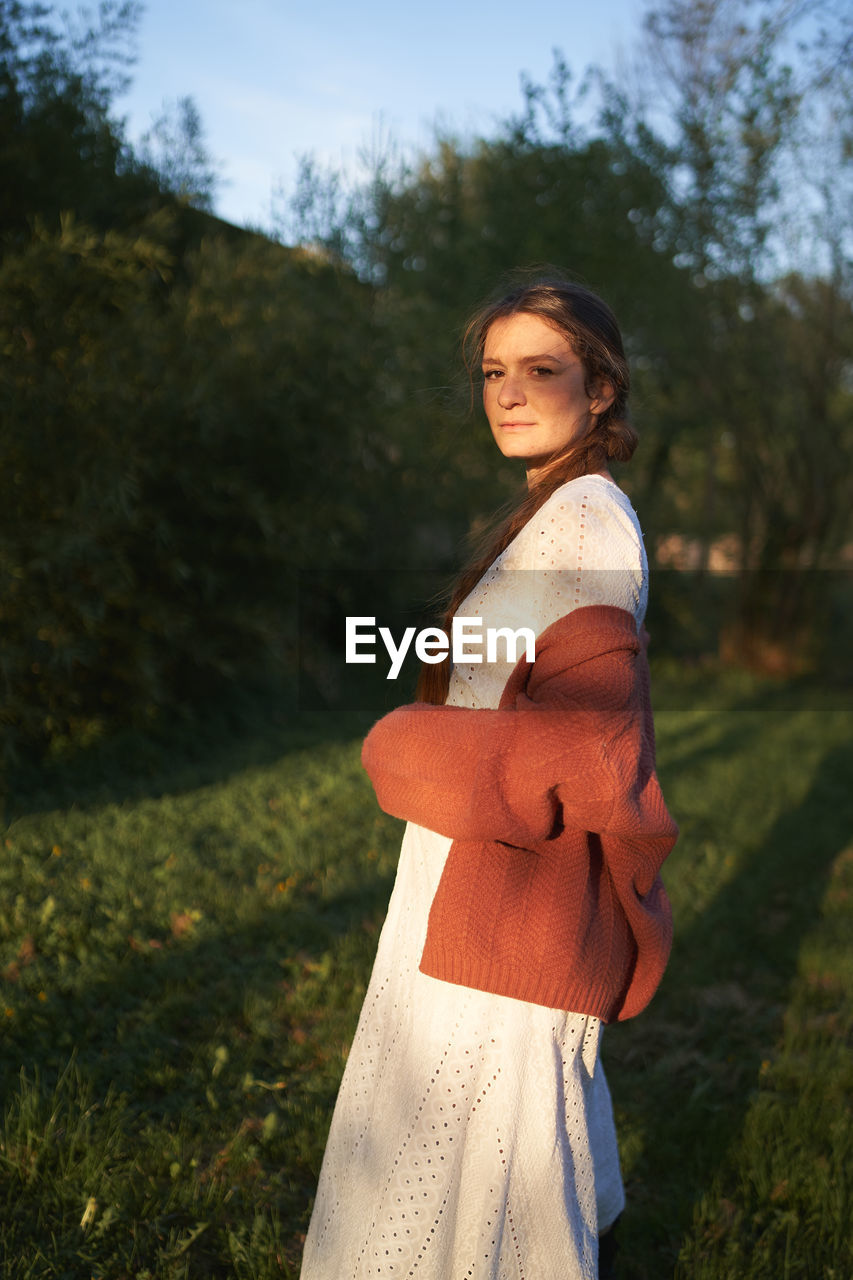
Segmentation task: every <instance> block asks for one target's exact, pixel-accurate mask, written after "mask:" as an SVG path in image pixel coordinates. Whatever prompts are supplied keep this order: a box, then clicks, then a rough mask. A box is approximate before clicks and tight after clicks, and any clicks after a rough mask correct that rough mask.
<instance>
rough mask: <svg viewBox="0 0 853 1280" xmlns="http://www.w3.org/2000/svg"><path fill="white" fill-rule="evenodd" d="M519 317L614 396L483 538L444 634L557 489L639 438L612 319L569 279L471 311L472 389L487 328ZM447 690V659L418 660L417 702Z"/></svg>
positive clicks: (626, 451)
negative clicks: (561, 345) (549, 331)
mask: <svg viewBox="0 0 853 1280" xmlns="http://www.w3.org/2000/svg"><path fill="white" fill-rule="evenodd" d="M520 312H524V313H526V314H528V315H534V316H539V317H540V318H541V319H542V320H545V321H546V322H547V323H548V324H549V325H551V326H552V328H554V329H556V330H557V331H558V332H559V333H562V334H563V335H564V336H565V337H566V338H567V339H568V340H569V342H570V343H571V346H572V349H573V351H574V353H575V355H576V356H577V357H578V359H579V360H580V362H581V365H582V367H583V371H584V389H585V390H586V393H587V395H588V396H590V398H594V397H595V395H596V394H598V393H599V391H600V388H601V386H602V384H603V383H609V385H610V387H612V389H613V391H614V393H615V395H614V398H613V401H612V403H611V404H610V405H609V406H608V408H607V409H605V410H604V411H603V412H602V413H600V414H593V415H592V417H593V423H592V425H591V427H590V430H589V431H588V432H587V434H586V436H585V437H584V438H583V440H582V441H581V442H580V444H569V445H567V446H566V447H565V448H563V449H560V450H558V451H557V452H556V453H554V454H553V455H552V456H551V457H550V458H548V459H547V461H546V462H545V463H544V464H543V465H542V466H541V467H539V468H538V469H537V471H536V476H535V479H534V480H533V481H532V482H531V484H530V486H529V488H528V489H527V490H526V492H525V493H524V494H523V495H522V496H521V498H520V499H519V500H518V501H517V502H516V503H515V504H514V505H513V507H512V509H511V510H510V511H509V513H508V514H507V515H505V516H504V518H503V519H502V520H501V521H500V522H499V523H498V524H497V526H496V527H495V528H494V529H493V530H492V531H491V532H490V533H487V534H486V536H485V538H484V540H483V541H482V544H481V546H480V548H479V550H478V551H477V552H476V553H475V555H474V557H473V559H472V560H471V562H470V564H468V566H467V567H466V568H465V569H464V570H463V571H462V573H461V574H460V576H459V578H458V579H457V581H456V584H455V586H454V587H453V590H452V592H451V593H450V599H449V601H448V604H447V608H446V610H445V612H444V616H443V618H442V621H441V624H440V625H441V628H442V630H443V631H444V632H445V633H449V631H450V624H451V621H452V619H453V616H454V614H455V613H456V611H457V609H458V608H459V606H460V604H461V603H462V601H463V600H464V599H465V597H466V596H467V595H468V594H469V593H470V592H471V591H472V590H473V589H474V587H475V586H476V585H477V583H478V582H479V581H480V579H481V578H482V576H483V574H484V573H485V572H486V570H487V569H488V568H489V567H490V566H491V564H492V563H493V562H494V561H495V559H496V558H497V557H498V556H499V555H500V554H501V552H502V551H503V550H504V549H505V548H506V547H508V546H509V544H510V543H511V542H512V540H513V538H515V536H516V535H517V534H518V533H519V532H520V531H521V529H523V527H524V526H525V525H526V524H527V522H528V520H530V519H531V518H532V517H533V516H534V515H535V514H536V512H537V511H538V510H539V508H540V507H541V506H542V505H543V504H544V503H545V502H547V501H548V499H549V498H550V496H551V494H552V493H554V492H555V490H556V489H558V488H559V487H560V485H563V484H565V483H566V482H567V481H568V480H574V479H576V478H577V477H578V476H585V475H589V474H590V473H591V472H596V471H603V470H604V468H605V467H606V466H607V464H608V463H609V462H610V461H612V460H615V461H617V462H627V461H628V459H629V458H630V457H631V455H632V454H633V452H634V450H635V449H636V447H637V433H636V431H635V430H634V428H633V426H632V425H631V423H630V422H629V420H628V390H629V386H630V375H629V372H628V361H627V360H626V358H625V350H624V347H623V345H622V335H621V334H620V332H619V326H618V324H617V323H616V317H615V316H614V314H613V312H612V311H611V310H610V308H609V307H608V305H607V303H606V302H604V301H602V299H601V298H599V297H598V295H597V294H595V293H592V292H591V291H590V290H589V289H585V288H584V287H583V286H582V285H579V284H574V283H572V282H571V281H568V280H563V279H560V278H558V277H554V276H548V277H545V278H540V279H538V280H535V281H533V282H530V283H527V284H524V285H521V286H519V287H518V288H515V289H513V290H512V292H511V293H507V294H504V295H503V296H502V297H499V298H498V299H496V300H494V299H493V300H492V301H490V302H487V303H485V305H483V306H482V307H480V308H479V310H478V311H476V312H475V313H474V315H473V316H472V317H471V319H470V320H469V321H468V324H467V326H466V328H465V332H464V336H463V339H462V351H463V358H464V361H465V366H466V368H467V370H468V377H469V379H470V380H471V386H472V390H473V386H474V377H475V373H476V372H477V371H478V370H479V366H480V362H481V360H482V357H483V349H484V347H485V344H486V335H487V334H488V332H489V329H490V328H491V326H492V325H493V324H494V323H495V321H496V320H504V319H506V318H507V317H508V316H514V315H518V314H519V313H520ZM449 686H450V656H449V655H447V656H445V658H444V659H443V660H442V662H440V663H426V662H425V663H422V665H421V672H420V678H419V680H418V689H417V695H416V696H417V698H418V701H420V702H432V703H436V704H437V705H441V704H442V703H444V702H445V701H446V699H447V691H448V688H449Z"/></svg>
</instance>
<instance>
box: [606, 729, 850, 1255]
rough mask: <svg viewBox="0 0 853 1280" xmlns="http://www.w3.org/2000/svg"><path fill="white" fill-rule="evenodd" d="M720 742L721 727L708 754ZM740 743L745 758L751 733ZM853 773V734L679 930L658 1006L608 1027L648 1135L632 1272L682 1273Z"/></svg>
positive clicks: (845, 817)
mask: <svg viewBox="0 0 853 1280" xmlns="http://www.w3.org/2000/svg"><path fill="white" fill-rule="evenodd" d="M724 746H725V736H724V737H723V738H722V739H717V740H716V741H715V743H714V745H713V747H712V748H708V750H709V752H713V754H717V753H718V752H719V751H720V750H721V748H724ZM738 746H739V754H741V758H743V737H742V736H740V737H739V739H738ZM702 751H704V748H703V749H701V750H700V751H699V753H698V754H699V757H701V755H702ZM696 758H697V757H696V755H694V756H693V759H692V760H691V765H693V764H695V762H696ZM684 763H685V761H684V760H683V759H682V760H678V761H677V762H676V763H675V765H674V767H675V769H679V768H681V767H682V766H683V765H684ZM851 776H853V744H850V745H845V746H843V747H838V748H835V749H833V750H831V751H829V752H828V753H827V754H826V756H825V757H824V758H823V760H822V762H821V764H820V766H819V768H818V770H817V772H816V774H815V777H814V780H813V782H812V785H811V787H810V789H809V791H808V793H807V795H806V796H805V797H804V799H803V801H802V803H800V804H799V805H798V806H797V807H796V808H795V809H792V810H789V811H787V812H785V813H783V814H782V815H781V816H780V817H779V818H778V820H777V821H776V822H775V823H774V825H773V827H772V829H771V831H770V833H769V835H768V837H767V839H766V840H764V841H763V842H762V844H761V845H760V847H758V848H757V849H756V850H755V851H754V852H753V853H752V854H751V855H750V856H748V857H747V858H745V860H744V861H743V862H742V864H741V866H740V869H739V872H738V873H737V874H736V875H735V876H734V878H733V879H732V880H731V881H730V882H729V883H727V884H726V885H724V887H723V888H722V889H721V890H720V892H719V893H718V895H717V896H716V898H715V899H714V900H713V902H712V903H711V905H710V906H709V907H708V909H707V910H706V911H705V912H704V913H703V914H702V915H701V916H699V917H698V918H697V919H696V920H695V921H693V922H692V923H691V924H690V926H689V927H688V928H686V929H685V930H684V931H683V932H681V933H678V932H676V940H675V944H674V948H673V953H672V957H671V960H670V964H669V968H668V970H667V974H666V976H665V978H664V981H663V983H662V985H661V988H660V991H659V992H658V994H657V996H656V997H655V1000H654V1003H653V1004H652V1006H651V1008H650V1009H649V1010H648V1011H647V1012H646V1013H645V1014H644V1015H643V1016H642V1017H641V1018H639V1019H638V1020H637V1021H636V1022H631V1023H627V1024H625V1025H624V1026H620V1027H617V1028H612V1029H610V1030H609V1031H608V1035H607V1037H606V1038H605V1062H606V1067H607V1071H608V1075H609V1076H610V1080H611V1087H612V1091H613V1095H614V1099H615V1101H616V1103H617V1107H618V1108H619V1109H620V1110H621V1111H622V1113H623V1115H624V1116H626V1117H627V1123H628V1127H629V1128H630V1130H631V1131H632V1132H634V1133H639V1134H640V1135H642V1139H641V1141H642V1151H641V1153H640V1154H639V1156H638V1157H637V1159H636V1161H635V1163H634V1165H633V1167H631V1169H630V1178H629V1184H628V1187H627V1191H628V1203H629V1209H628V1212H627V1213H626V1216H625V1222H624V1230H623V1252H622V1255H621V1258H620V1262H621V1267H620V1270H619V1275H620V1277H623V1280H662V1277H664V1276H671V1275H672V1274H673V1271H674V1269H675V1264H676V1259H677V1256H678V1253H679V1248H680V1242H681V1240H682V1239H683V1238H684V1236H685V1234H686V1233H687V1232H688V1231H689V1228H690V1223H691V1218H692V1212H693V1206H694V1204H695V1203H696V1202H698V1200H699V1199H700V1197H701V1195H702V1194H703V1192H704V1191H706V1190H707V1189H708V1188H710V1187H711V1185H712V1183H713V1181H714V1177H715V1174H716V1173H717V1171H718V1170H720V1169H721V1168H722V1167H723V1166H724V1164H725V1161H726V1157H727V1153H728V1152H729V1150H730V1148H731V1146H732V1144H733V1143H734V1142H735V1141H736V1140H737V1138H738V1135H739V1133H740V1131H741V1129H742V1125H743V1122H744V1118H745V1115H746V1112H747V1110H748V1108H749V1105H750V1102H751V1096H752V1093H753V1090H754V1088H755V1085H756V1083H757V1080H758V1073H759V1069H760V1065H761V1062H762V1060H763V1059H764V1058H765V1057H770V1056H771V1055H772V1053H773V1050H774V1046H775V1044H776V1043H777V1041H778V1039H779V1036H780V1033H781V1029H782V1019H783V1015H784V1012H785V1007H786V1004H787V1000H788V992H789V987H790V984H791V981H792V979H793V978H794V976H795V974H796V971H797V962H798V953H799V949H800V945H801V943H802V940H803V938H804V936H805V934H806V933H807V932H808V931H809V930H810V929H811V928H812V927H813V926H814V923H815V920H816V918H817V917H818V915H819V912H820V906H821V901H822V899H823V897H824V894H825V891H826V884H827V876H828V872H829V870H830V868H831V865H832V863H833V860H834V859H835V857H836V856H837V855H838V853H839V852H840V851H841V850H842V849H843V848H844V847H845V846H846V845H847V844H848V843H849V839H850V831H851V826H853V800H851V796H850V787H849V780H850V778H851Z"/></svg>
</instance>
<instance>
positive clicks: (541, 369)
mask: <svg viewBox="0 0 853 1280" xmlns="http://www.w3.org/2000/svg"><path fill="white" fill-rule="evenodd" d="M530 372H531V373H535V374H537V375H538V374H540V373H546V374H551V373H553V372H554V370H553V369H552V368H551V367H550V366H549V365H547V364H542V365H537V366H536V368H535V369H531V370H530Z"/></svg>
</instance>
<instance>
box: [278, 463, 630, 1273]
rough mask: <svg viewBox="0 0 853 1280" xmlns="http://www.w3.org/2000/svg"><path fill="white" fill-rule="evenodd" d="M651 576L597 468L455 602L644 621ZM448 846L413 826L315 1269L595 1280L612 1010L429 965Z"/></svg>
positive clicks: (500, 616)
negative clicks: (554, 1004)
mask: <svg viewBox="0 0 853 1280" xmlns="http://www.w3.org/2000/svg"><path fill="white" fill-rule="evenodd" d="M647 582H648V571H647V566H646V558H645V552H644V549H643V540H642V535H641V532H640V528H639V525H638V523H637V517H636V515H635V513H634V511H633V509H632V507H631V505H630V502H629V501H628V499H627V497H626V496H625V494H624V493H623V492H622V491H621V490H620V489H619V488H618V486H616V485H615V484H614V483H613V482H612V481H609V480H606V479H604V478H603V477H601V476H584V477H581V478H579V479H577V480H572V481H570V482H569V483H568V484H566V485H564V486H562V488H560V489H559V490H557V492H556V493H554V494H553V495H552V496H551V498H550V499H549V500H548V502H547V503H546V504H545V505H544V506H543V507H542V508H541V509H540V510H539V511H538V512H537V514H536V515H535V516H534V517H533V519H532V520H531V521H530V522H529V523H528V524H527V525H526V526H525V528H524V529H522V531H521V532H520V534H519V535H518V536H517V538H516V539H515V540H514V542H512V543H511V544H510V545H509V547H507V549H506V550H505V551H504V552H503V554H502V555H501V556H500V557H498V559H497V560H496V561H495V563H494V564H493V566H492V568H491V569H490V570H489V571H488V572H487V573H486V575H485V576H484V577H483V579H482V580H481V581H480V583H479V584H478V585H477V587H476V588H475V589H474V591H473V592H472V593H471V595H470V596H469V597H468V599H467V600H466V601H465V603H464V605H463V606H462V607H461V609H460V610H459V613H460V615H463V616H466V617H467V616H470V617H481V618H482V619H483V624H484V626H487V627H490V626H494V627H497V626H510V627H512V628H513V629H515V628H516V627H520V626H532V627H533V629H534V630H535V632H536V633H537V634H538V633H540V632H541V631H543V630H544V629H545V627H547V626H548V625H549V624H550V623H552V622H554V621H556V619H557V618H558V617H561V616H562V615H563V614H565V613H567V612H568V611H569V610H571V609H573V608H577V607H579V606H583V605H588V604H614V605H617V606H619V607H621V608H623V609H626V610H628V611H629V612H631V613H633V615H634V616H635V618H636V619H637V624H638V626H639V624H640V622H641V621H642V618H643V615H644V613H645V606H646V595H647ZM499 652H500V653H502V652H503V651H502V650H499ZM519 656H523V647H522V648H520V650H519ZM514 665H515V664H514V662H513V661H511V660H507V661H505V662H495V663H487V662H482V663H480V664H476V663H459V664H457V665H456V666H455V668H454V670H453V674H452V677H451V686H450V693H449V696H448V702H450V703H453V704H455V705H458V706H466V707H496V706H497V705H498V701H499V699H500V695H501V693H502V691H503V688H504V685H505V683H506V680H507V678H508V677H509V674H510V672H511V670H512V668H513V666H514ZM450 843H451V842H450V840H449V839H447V838H446V837H444V836H440V835H437V834H436V833H435V832H432V831H428V830H426V829H424V828H423V827H419V826H416V825H415V824H414V823H409V824H408V825H407V827H406V831H405V835H404V838H403V844H402V849H401V852H400V862H399V867H398V871H397V878H396V881H395V885H394V890H393V893H392V896H391V900H390V904H389V908H388V915H387V918H386V921H385V924H384V927H383V930H382V933H381V936H380V940H379V946H378V950H377V955H376V961H375V965H374V969H373V974H372V977H371V980H370V984H369V987H368V990H367V994H366V997H365V1001H364V1006H363V1009H362V1012H361V1017H360V1020H359V1024H358V1029H357V1031H356V1034H355V1038H354V1040H353V1044H352V1048H351V1051H350V1054H349V1058H348V1061H347V1066H346V1070H345V1072H344V1077H343V1081H342V1083H341V1088H340V1093H339V1095H338V1100H337V1104H336V1107H335V1112H334V1116H333V1119H332V1125H331V1129H330V1132H329V1138H328V1144H327V1147H326V1153H325V1156H324V1160H323V1167H322V1171H321V1174H320V1181H319V1186H318V1189H317V1197H316V1202H315V1205H314V1211H313V1216H312V1219H311V1225H310V1228H309V1231H308V1236H307V1239H306V1243H305V1249H304V1254H303V1262H302V1271H301V1280H367V1278H368V1277H371V1278H373V1277H381V1278H382V1280H401V1278H402V1277H415V1278H416V1280H463V1277H465V1278H470V1280H522V1278H526V1280H594V1277H595V1276H596V1272H597V1257H598V1234H599V1232H600V1231H604V1230H606V1229H607V1227H608V1226H610V1225H611V1224H612V1222H613V1221H614V1220H615V1218H616V1217H617V1216H618V1214H619V1213H620V1212H621V1210H622V1208H623V1206H624V1193H623V1189H622V1180H621V1174H620V1169H619V1157H618V1151H617V1146H616V1134H615V1131H614V1126H613V1116H612V1108H611V1103H610V1095H609V1092H608V1088H607V1083H606V1080H605V1077H604V1072H603V1070H602V1067H601V1063H600V1062H599V1057H598V1050H599V1042H600V1036H601V1024H600V1022H599V1020H598V1019H597V1018H594V1017H591V1016H587V1015H585V1014H579V1013H572V1012H568V1013H567V1012H565V1011H562V1010H559V1009H546V1008H544V1007H543V1006H541V1005H535V1004H528V1003H526V1002H524V1001H521V1000H515V999H511V998H508V997H506V996H497V995H492V994H489V993H487V992H482V991H476V990H472V989H470V988H467V987H461V986H457V985H455V984H452V983H447V982H441V981H438V980H437V979H434V978H430V977H427V976H426V975H424V974H422V973H420V972H419V970H418V963H419V960H420V956H421V952H422V950H423V944H424V939H425V936H426V927H427V917H428V914H429V909H430V904H431V902H432V899H433V896H434V894H435V890H436V888H437V885H438V881H439V877H440V876H441V872H442V868H443V865H444V860H445V858H446V855H447V851H448V849H449V848H450Z"/></svg>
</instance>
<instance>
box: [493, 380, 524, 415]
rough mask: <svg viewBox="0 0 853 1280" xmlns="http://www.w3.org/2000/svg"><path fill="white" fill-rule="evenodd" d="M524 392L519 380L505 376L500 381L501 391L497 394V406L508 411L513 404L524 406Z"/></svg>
mask: <svg viewBox="0 0 853 1280" xmlns="http://www.w3.org/2000/svg"><path fill="white" fill-rule="evenodd" d="M524 403H525V400H524V390H523V388H522V385H521V380H520V379H519V378H517V377H511V376H510V375H509V374H506V375H505V377H503V378H502V379H501V389H500V391H499V392H498V404H499V405H500V406H501V408H502V409H509V408H511V407H512V405H514V404H524Z"/></svg>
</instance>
